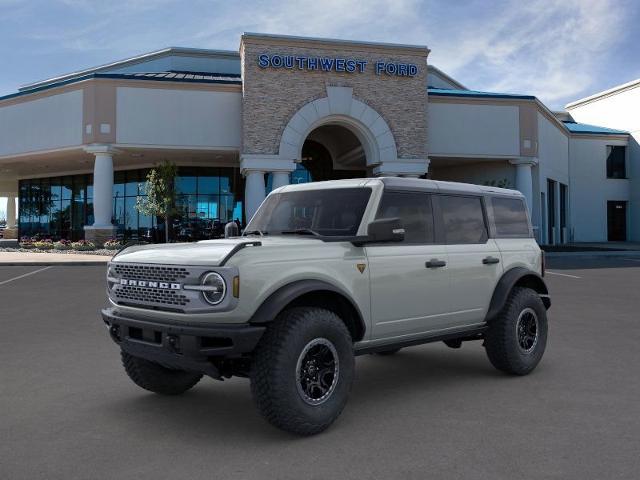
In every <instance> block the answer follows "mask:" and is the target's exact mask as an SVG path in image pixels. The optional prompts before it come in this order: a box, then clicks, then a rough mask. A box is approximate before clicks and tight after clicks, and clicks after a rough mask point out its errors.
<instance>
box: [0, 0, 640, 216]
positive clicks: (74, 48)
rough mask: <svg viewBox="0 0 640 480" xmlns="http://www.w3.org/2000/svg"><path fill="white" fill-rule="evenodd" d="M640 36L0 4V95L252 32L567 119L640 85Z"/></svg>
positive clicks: (321, 12) (494, 14)
mask: <svg viewBox="0 0 640 480" xmlns="http://www.w3.org/2000/svg"><path fill="white" fill-rule="evenodd" d="M639 25H640V2H637V1H634V0H526V1H523V0H513V1H508V0H500V1H486V0H485V1H480V0H460V1H456V0H431V1H417V0H366V1H363V0H314V1H294V0H279V1H274V0H271V1H269V0H265V1H238V0H236V1H229V0H227V1H217V0H192V1H188V2H186V1H175V0H106V1H92V0H44V1H43V0H34V1H27V0H0V62H1V63H0V65H1V68H0V95H2V94H6V93H11V92H14V91H15V90H16V89H17V87H18V86H19V85H21V84H24V83H29V82H32V81H36V80H41V79H44V78H49V77H52V76H55V75H57V74H62V73H66V72H70V71H74V70H78V69H81V68H85V67H91V66H96V65H99V64H102V63H106V62H109V61H112V60H118V59H122V58H127V57H129V56H132V55H136V54H139V53H143V52H148V51H153V50H158V49H160V48H163V47H167V46H185V47H201V48H220V49H230V50H236V49H237V48H238V43H239V37H240V34H241V33H242V32H243V31H250V32H267V33H281V34H290V35H308V36H324V37H335V38H345V39H358V40H371V41H384V42H399V43H413V44H423V45H427V46H428V47H429V48H431V55H430V56H429V62H430V63H432V64H434V65H436V66H437V67H439V68H440V69H442V70H444V71H446V72H447V73H449V74H450V75H452V76H453V77H455V78H456V79H458V80H459V81H460V82H462V83H463V84H464V85H465V86H467V87H469V88H472V89H478V90H489V91H499V92H516V93H527V94H534V95H536V96H538V98H540V99H541V100H542V101H543V102H544V103H545V104H546V105H547V106H548V107H550V108H552V109H558V108H561V107H562V106H563V105H564V104H565V103H567V102H569V101H571V100H575V99H578V98H581V97H583V96H586V95H589V94H592V93H595V92H597V91H600V90H603V89H606V88H609V87H612V86H614V85H618V84H620V83H625V82H628V81H630V80H633V79H636V78H639V77H640V49H639V48H638V46H639V45H640V26H639ZM3 208H4V202H2V204H0V211H1V210H3ZM0 216H2V213H1V212H0Z"/></svg>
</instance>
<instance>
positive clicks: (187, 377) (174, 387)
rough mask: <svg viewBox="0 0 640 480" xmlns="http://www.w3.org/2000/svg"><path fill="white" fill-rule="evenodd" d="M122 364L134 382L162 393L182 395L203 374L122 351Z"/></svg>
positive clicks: (146, 388)
mask: <svg viewBox="0 0 640 480" xmlns="http://www.w3.org/2000/svg"><path fill="white" fill-rule="evenodd" d="M120 353H121V355H122V365H124V369H125V371H126V372H127V375H129V378H130V379H131V380H133V383H135V384H136V385H138V386H139V387H141V388H144V389H145V390H149V391H150V392H154V393H159V394H161V395H180V394H181V393H184V392H186V391H187V390H189V389H190V388H191V387H193V386H194V385H195V384H196V383H198V382H199V381H200V379H201V378H202V375H201V374H200V373H195V372H185V371H184V370H172V369H170V368H166V367H163V366H162V365H159V364H157V363H154V362H150V361H149V360H145V359H143V358H139V357H134V356H133V355H129V354H128V353H127V352H124V351H121V352H120Z"/></svg>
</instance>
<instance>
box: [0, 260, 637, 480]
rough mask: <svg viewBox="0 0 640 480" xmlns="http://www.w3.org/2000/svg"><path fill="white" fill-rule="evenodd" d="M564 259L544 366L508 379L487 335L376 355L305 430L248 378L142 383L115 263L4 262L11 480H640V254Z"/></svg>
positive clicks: (0, 419)
mask: <svg viewBox="0 0 640 480" xmlns="http://www.w3.org/2000/svg"><path fill="white" fill-rule="evenodd" d="M43 268H44V269H43ZM549 270H550V272H552V273H549V274H548V276H547V281H548V283H549V286H550V289H551V295H552V299H553V307H552V310H551V311H550V338H549V344H548V347H547V352H546V354H545V357H544V359H543V361H542V363H541V364H540V365H539V367H538V369H537V370H536V371H534V372H533V373H532V374H531V375H529V376H527V377H522V378H515V377H509V376H506V375H503V374H500V373H498V372H497V371H495V370H494V369H493V368H492V367H491V365H490V364H489V362H488V360H487V358H486V356H485V353H484V350H483V348H482V346H481V344H480V343H479V342H472V343H467V344H464V345H463V347H462V349H460V350H451V349H449V348H447V347H446V346H444V345H443V344H432V345H427V346H421V347H414V348H411V349H406V350H403V351H402V352H400V353H399V354H398V355H396V356H394V357H378V356H364V357H359V358H358V360H357V376H356V382H355V385H354V389H353V392H352V395H351V397H350V400H349V404H348V405H347V408H346V410H345V411H344V413H343V414H342V416H341V417H340V419H339V420H338V421H337V422H336V424H334V426H333V427H332V428H331V429H330V430H328V431H327V432H326V433H324V434H321V435H319V436H316V437H312V438H297V437H293V436H290V435H288V434H285V433H282V432H280V431H278V430H276V429H274V428H272V427H271V426H269V425H268V424H266V423H265V422H264V421H263V420H262V419H261V418H260V417H259V415H258V413H257V412H256V410H255V409H254V407H253V404H252V400H251V395H250V392H249V388H248V387H249V385H248V381H247V380H244V379H232V380H231V381H225V382H224V383H220V382H216V381H213V380H210V379H208V380H207V379H205V380H204V381H202V382H201V383H200V384H199V385H198V386H196V388H194V389H193V390H192V391H190V392H188V393H186V394H185V395H184V396H182V397H172V398H167V397H160V396H156V395H154V394H151V393H147V392H145V391H143V390H140V389H139V388H138V387H136V386H135V385H134V384H133V383H131V382H130V381H129V379H128V378H127V377H126V375H125V374H124V371H123V370H122V368H121V365H120V360H119V355H118V351H117V348H116V346H115V345H114V344H113V343H112V342H111V340H110V339H109V338H108V335H107V332H106V330H105V328H104V326H103V324H102V321H101V320H100V319H99V316H98V310H99V308H100V307H101V306H102V305H103V303H104V295H105V294H104V267H94V266H84V267H78V266H76V267H64V266H55V267H50V268H46V267H33V266H31V267H8V266H0V325H1V326H2V332H1V334H0V388H1V391H2V394H1V396H0V438H1V439H2V441H1V442H0V478H2V479H7V480H18V479H30V480H33V479H65V480H71V479H124V478H136V479H165V478H179V479H205V478H206V479H217V478H221V479H232V478H241V479H250V478H263V479H266V478H278V479H287V478H292V479H293V478H295V479H307V478H309V479H330V478H335V479H346V478H363V479H364V478H375V479H396V478H402V479H403V480H407V479H414V478H415V479H424V478H447V479H449V478H451V479H453V478H465V479H503V478H504V479H529V478H531V479H534V478H535V479H540V478H545V479H546V478H558V479H568V478H572V479H573V478H575V479H605V478H606V479H614V478H616V479H617V478H620V479H637V478H638V475H639V474H638V472H639V471H640V454H639V452H640V370H639V368H638V367H639V366H640V347H639V345H640V315H639V311H640V288H639V287H640V259H635V260H634V259H625V258H618V259H608V258H599V259H592V260H588V259H584V258H575V257H573V258H566V259H553V260H551V261H550V266H549ZM32 272H36V273H32ZM31 273H32V274H31ZM23 275H26V276H23ZM21 276H22V277H21ZM16 277H21V278H16Z"/></svg>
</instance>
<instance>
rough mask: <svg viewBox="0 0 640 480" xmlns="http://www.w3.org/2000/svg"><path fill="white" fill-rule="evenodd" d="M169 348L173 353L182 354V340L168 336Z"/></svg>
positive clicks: (174, 336)
mask: <svg viewBox="0 0 640 480" xmlns="http://www.w3.org/2000/svg"><path fill="white" fill-rule="evenodd" d="M167 347H168V348H169V350H171V351H172V352H173V353H180V339H179V338H178V337H177V336H176V335H167Z"/></svg>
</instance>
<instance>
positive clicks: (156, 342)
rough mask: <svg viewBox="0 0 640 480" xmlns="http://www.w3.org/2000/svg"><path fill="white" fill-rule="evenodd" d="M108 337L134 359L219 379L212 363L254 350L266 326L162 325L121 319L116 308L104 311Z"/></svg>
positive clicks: (128, 318)
mask: <svg viewBox="0 0 640 480" xmlns="http://www.w3.org/2000/svg"><path fill="white" fill-rule="evenodd" d="M102 319H103V320H104V322H105V324H106V325H107V327H108V328H109V334H110V335H111V338H112V339H113V341H114V342H116V343H117V344H118V345H119V346H120V348H121V349H122V350H123V351H125V352H127V353H129V354H130V355H133V356H135V357H140V358H144V359H146V360H150V361H152V362H156V363H159V364H161V365H164V366H167V367H170V368H176V369H180V370H186V371H195V372H201V373H204V374H206V375H209V376H212V377H214V378H220V372H219V371H218V369H217V367H216V366H215V364H214V362H213V360H216V359H222V358H234V357H235V358H238V357H241V356H242V354H246V353H249V352H251V351H253V349H254V348H255V347H256V345H257V344H258V342H259V341H260V338H261V337H262V334H263V333H264V330H265V327H262V326H254V325H249V324H240V325H230V324H213V325H207V326H191V325H180V324H176V323H171V324H169V323H159V322H152V321H148V320H140V319H136V318H131V317H124V316H122V315H121V314H120V313H119V312H118V310H117V309H115V308H105V309H103V310H102Z"/></svg>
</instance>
